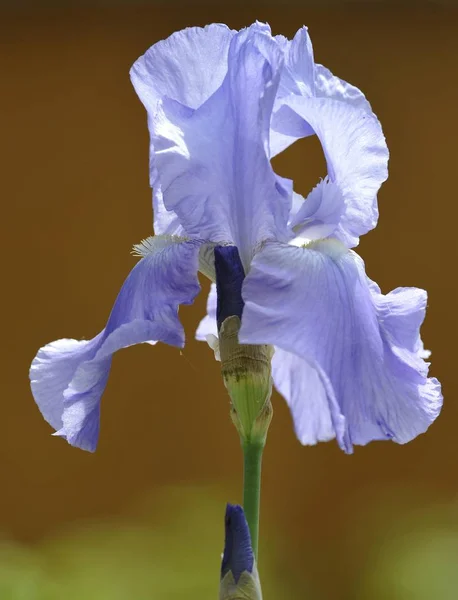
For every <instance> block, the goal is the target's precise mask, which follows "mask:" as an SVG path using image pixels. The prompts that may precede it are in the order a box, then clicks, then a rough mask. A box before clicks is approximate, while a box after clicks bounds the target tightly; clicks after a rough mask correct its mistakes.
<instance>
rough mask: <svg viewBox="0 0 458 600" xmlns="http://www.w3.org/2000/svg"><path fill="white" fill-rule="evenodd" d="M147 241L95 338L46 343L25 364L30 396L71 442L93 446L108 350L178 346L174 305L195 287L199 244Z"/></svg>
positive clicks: (190, 295)
mask: <svg viewBox="0 0 458 600" xmlns="http://www.w3.org/2000/svg"><path fill="white" fill-rule="evenodd" d="M154 244H155V245H154V248H152V249H151V253H150V254H148V255H147V256H145V258H143V259H142V260H140V262H139V263H138V264H137V265H136V266H135V267H134V268H133V269H132V271H131V273H130V275H129V276H128V277H127V279H126V281H125V282H124V285H123V286H122V288H121V291H120V292H119V295H118V297H117V299H116V302H115V304H114V306H113V309H112V311H111V315H110V318H109V319H108V323H107V325H106V327H105V329H104V330H103V331H102V332H101V333H100V334H99V335H97V336H96V337H95V338H93V339H92V340H90V341H81V342H78V341H76V340H58V341H57V342H53V343H51V344H48V345H47V346H45V347H44V348H42V349H41V350H40V351H39V352H38V354H37V356H36V357H35V359H34V361H33V362H32V366H31V369H30V379H31V385H32V392H33V395H34V397H35V400H36V402H37V404H38V406H39V408H40V410H41V412H42V414H43V416H44V418H45V419H46V420H47V421H48V422H49V423H50V425H52V427H54V429H56V435H60V436H62V437H64V438H65V439H66V440H67V441H68V442H69V443H70V444H72V445H73V446H78V447H80V448H83V449H84V450H90V451H94V450H95V448H96V445H97V440H98V433H99V417H100V397H101V395H102V393H103V391H104V389H105V385H106V382H107V379H108V374H109V371H110V365H111V357H112V355H113V353H114V352H116V351H117V350H119V349H121V348H126V347H128V346H132V345H133V344H140V343H142V342H151V341H161V342H165V343H167V344H170V345H173V346H183V344H184V331H183V327H182V325H181V323H180V321H179V319H178V315H177V310H178V306H179V305H180V304H191V303H192V302H193V300H194V298H195V296H196V294H197V293H198V292H199V289H200V287H199V283H198V280H197V268H198V254H199V244H198V243H197V242H182V243H176V242H173V241H171V240H169V239H167V238H165V239H161V238H156V239H155V242H154Z"/></svg>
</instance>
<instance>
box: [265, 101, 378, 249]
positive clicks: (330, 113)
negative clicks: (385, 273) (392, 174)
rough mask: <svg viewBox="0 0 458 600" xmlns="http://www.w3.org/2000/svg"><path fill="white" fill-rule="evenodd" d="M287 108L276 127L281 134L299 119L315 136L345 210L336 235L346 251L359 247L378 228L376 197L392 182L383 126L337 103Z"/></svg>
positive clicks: (288, 104) (276, 120) (278, 116)
mask: <svg viewBox="0 0 458 600" xmlns="http://www.w3.org/2000/svg"><path fill="white" fill-rule="evenodd" d="M284 102H285V103H284V104H283V106H282V107H281V108H280V109H279V110H278V112H277V113H276V115H274V118H273V124H272V127H273V128H274V129H275V128H277V127H278V128H280V129H281V128H282V127H283V121H285V122H287V123H288V126H292V127H294V126H295V125H294V123H295V122H296V121H297V118H298V117H300V118H302V119H303V122H304V123H306V124H308V125H309V126H310V127H311V128H312V129H313V131H314V132H315V133H316V134H317V136H318V138H319V139H320V142H321V144H322V146H323V150H324V154H325V156H326V162H327V165H328V176H329V180H330V182H331V183H332V184H333V186H335V188H336V193H339V194H340V195H341V198H342V201H343V202H344V204H345V210H343V212H342V217H341V219H340V222H339V224H338V227H337V228H336V231H335V232H334V234H333V235H334V236H335V237H337V238H338V239H340V240H341V241H342V242H343V243H344V244H345V245H346V246H347V247H353V246H356V245H357V244H358V241H359V236H360V235H362V234H364V233H367V232H368V231H369V230H371V229H373V228H374V227H375V225H376V224H377V219H378V207H377V192H378V190H379V188H380V186H381V184H382V183H383V182H384V181H385V179H386V178H387V177H388V170H387V163H388V149H387V146H386V142H385V138H384V136H383V133H382V129H381V127H380V123H379V122H378V120H377V118H376V117H375V116H374V115H372V114H369V113H368V112H367V111H365V110H363V109H360V108H356V107H355V106H353V105H351V104H345V103H344V102H340V101H338V100H332V99H331V100H330V99H327V98H306V97H300V96H294V95H292V96H290V97H288V98H287V99H285V101H284ZM291 119H293V125H291ZM302 127H303V126H302V125H300V127H298V128H297V138H299V137H302V136H303V132H302ZM289 133H290V134H291V135H292V134H293V133H294V131H292V130H290V131H289Z"/></svg>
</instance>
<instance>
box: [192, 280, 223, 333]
mask: <svg viewBox="0 0 458 600" xmlns="http://www.w3.org/2000/svg"><path fill="white" fill-rule="evenodd" d="M216 301H217V297H216V283H212V284H211V287H210V292H209V294H208V299H207V314H206V316H205V317H204V318H203V319H202V321H201V322H200V323H199V326H198V327H197V331H196V340H199V342H205V341H208V336H217V335H218V327H217V324H216Z"/></svg>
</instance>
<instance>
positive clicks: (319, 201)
mask: <svg viewBox="0 0 458 600" xmlns="http://www.w3.org/2000/svg"><path fill="white" fill-rule="evenodd" d="M293 206H294V208H295V210H294V211H293V210H292V211H291V220H290V223H289V225H290V227H291V228H292V230H293V231H294V234H295V236H296V238H299V239H300V238H305V239H306V240H307V241H308V240H318V239H322V238H325V237H328V236H330V235H332V234H333V233H334V232H335V231H336V229H337V227H338V225H339V223H340V222H341V220H342V216H343V214H344V212H345V201H344V199H343V196H342V193H341V191H340V189H339V188H338V186H337V185H336V184H335V183H333V182H332V181H330V180H329V178H328V177H326V178H325V179H323V180H322V181H320V183H319V184H318V185H317V186H315V187H314V188H313V190H312V191H311V192H310V194H309V195H308V196H307V198H306V199H305V200H304V198H302V196H299V194H296V193H294V202H293ZM296 207H298V208H296Z"/></svg>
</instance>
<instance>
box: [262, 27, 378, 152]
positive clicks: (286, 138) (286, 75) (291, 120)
mask: <svg viewBox="0 0 458 600" xmlns="http://www.w3.org/2000/svg"><path fill="white" fill-rule="evenodd" d="M276 39H277V41H278V43H279V44H280V45H281V47H282V49H283V52H284V54H285V66H284V69H283V71H282V76H281V81H280V86H279V90H278V94H277V97H276V103H275V108H274V112H276V111H277V110H278V108H279V107H280V106H281V105H282V104H283V101H284V99H285V98H286V97H287V96H290V95H295V96H302V97H303V98H329V99H333V100H338V101H340V102H343V103H345V104H350V105H352V106H354V107H356V108H359V109H362V110H364V111H366V112H368V113H370V114H372V108H371V106H370V104H369V102H368V101H367V100H366V97H365V96H364V94H363V93H362V92H361V90H359V89H358V88H357V87H355V86H353V85H351V84H350V83H347V82H346V81H343V80H342V79H340V78H339V77H336V76H335V75H333V74H332V73H331V71H330V70H329V69H327V68H326V67H324V66H323V65H320V64H319V63H315V59H314V53H313V46H312V41H311V39H310V36H309V34H308V29H307V27H302V28H301V29H299V31H298V32H297V33H296V35H295V36H294V39H293V40H291V41H290V40H287V39H286V38H283V37H282V36H277V37H276ZM313 133H314V132H313V129H312V128H311V127H309V126H307V125H306V124H305V123H300V121H299V120H298V119H297V118H295V117H294V115H291V114H288V113H283V114H282V116H281V118H280V116H279V115H276V117H275V120H274V127H273V131H272V136H271V151H272V156H275V155H276V154H278V153H280V152H281V151H282V150H284V149H285V148H287V147H288V146H290V145H291V144H292V143H294V142H295V141H296V140H297V139H299V138H302V137H306V136H308V135H313Z"/></svg>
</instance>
